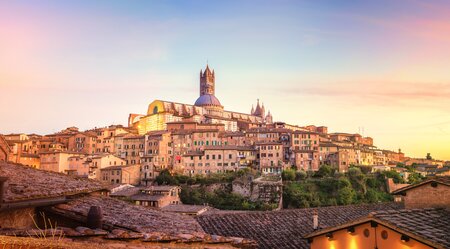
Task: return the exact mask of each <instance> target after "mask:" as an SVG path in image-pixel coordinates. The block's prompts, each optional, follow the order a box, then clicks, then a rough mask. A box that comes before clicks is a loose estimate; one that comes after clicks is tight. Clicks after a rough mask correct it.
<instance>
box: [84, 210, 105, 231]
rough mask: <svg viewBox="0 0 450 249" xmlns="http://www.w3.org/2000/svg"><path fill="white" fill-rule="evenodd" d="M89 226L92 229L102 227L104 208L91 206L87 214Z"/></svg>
mask: <svg viewBox="0 0 450 249" xmlns="http://www.w3.org/2000/svg"><path fill="white" fill-rule="evenodd" d="M86 225H87V227H89V228H91V229H97V228H98V229H102V227H103V214H102V208H101V207H99V206H91V208H90V209H89V212H88V215H87V224H86Z"/></svg>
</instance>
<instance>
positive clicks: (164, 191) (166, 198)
mask: <svg viewBox="0 0 450 249" xmlns="http://www.w3.org/2000/svg"><path fill="white" fill-rule="evenodd" d="M180 193H181V188H180V187H179V186H150V187H147V188H145V189H142V190H141V191H140V193H139V194H137V195H133V196H131V200H132V201H133V202H134V203H135V204H136V205H141V206H144V207H152V208H157V209H160V208H163V207H165V206H167V205H171V204H181V200H180Z"/></svg>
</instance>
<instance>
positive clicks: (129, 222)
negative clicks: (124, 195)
mask: <svg viewBox="0 0 450 249" xmlns="http://www.w3.org/2000/svg"><path fill="white" fill-rule="evenodd" d="M91 206H99V207H101V209H102V213H103V223H104V224H107V225H111V226H120V227H123V228H127V229H130V230H132V231H135V232H142V233H150V232H162V233H167V234H180V233H187V234H192V233H195V232H202V233H203V232H204V231H203V229H202V227H201V226H200V225H199V224H198V223H197V221H195V219H193V218H192V217H189V216H185V215H178V214H173V213H163V212H160V211H156V210H152V209H149V208H146V207H143V206H138V205H133V204H131V203H128V202H125V201H121V200H117V199H114V198H110V197H104V196H86V197H82V198H77V199H75V200H73V201H70V202H68V203H67V204H59V205H56V206H54V207H52V209H53V210H54V211H58V210H59V211H62V212H65V213H67V212H70V213H75V214H79V215H81V216H83V217H87V213H88V212H89V208H90V207H91Z"/></svg>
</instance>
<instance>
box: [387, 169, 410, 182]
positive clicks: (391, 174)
mask: <svg viewBox="0 0 450 249" xmlns="http://www.w3.org/2000/svg"><path fill="white" fill-rule="evenodd" d="M382 175H384V176H385V177H387V178H392V180H393V181H394V183H405V180H403V177H402V176H401V175H400V173H398V172H397V171H394V170H389V171H388V170H386V171H383V172H382Z"/></svg>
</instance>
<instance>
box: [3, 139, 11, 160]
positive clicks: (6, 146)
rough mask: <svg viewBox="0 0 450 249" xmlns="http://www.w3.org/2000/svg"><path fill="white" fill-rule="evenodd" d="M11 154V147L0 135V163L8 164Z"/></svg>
mask: <svg viewBox="0 0 450 249" xmlns="http://www.w3.org/2000/svg"><path fill="white" fill-rule="evenodd" d="M11 154H12V150H11V147H10V146H9V144H8V142H7V141H6V139H5V137H4V136H3V135H0V162H8V161H9V160H10V157H11Z"/></svg>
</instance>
